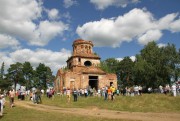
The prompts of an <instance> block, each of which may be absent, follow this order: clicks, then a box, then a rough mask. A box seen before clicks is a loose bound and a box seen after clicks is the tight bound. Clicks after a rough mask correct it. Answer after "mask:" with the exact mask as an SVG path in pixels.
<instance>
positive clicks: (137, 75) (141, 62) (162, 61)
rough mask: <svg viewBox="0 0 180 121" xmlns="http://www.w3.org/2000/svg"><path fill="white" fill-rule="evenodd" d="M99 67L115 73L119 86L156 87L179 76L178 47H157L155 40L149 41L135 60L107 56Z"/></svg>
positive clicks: (179, 59) (179, 53)
mask: <svg viewBox="0 0 180 121" xmlns="http://www.w3.org/2000/svg"><path fill="white" fill-rule="evenodd" d="M100 67H101V69H102V70H104V71H105V72H107V73H116V74H117V77H118V84H119V85H121V86H132V85H142V86H146V87H152V88H157V87H159V85H162V86H164V85H166V84H171V83H174V82H175V81H177V80H178V78H180V49H179V52H177V50H176V48H175V45H173V44H172V45H171V44H168V45H167V46H166V47H161V48H159V47H158V46H157V44H156V43H155V42H150V43H148V44H147V45H146V46H145V47H144V48H143V49H142V50H141V51H140V54H137V55H136V61H135V62H133V61H132V60H131V59H130V57H125V58H124V59H123V60H122V61H118V60H116V59H115V58H109V59H106V60H105V61H101V64H100ZM172 80H173V81H172Z"/></svg>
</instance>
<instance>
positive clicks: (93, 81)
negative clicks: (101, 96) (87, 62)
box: [89, 76, 98, 90]
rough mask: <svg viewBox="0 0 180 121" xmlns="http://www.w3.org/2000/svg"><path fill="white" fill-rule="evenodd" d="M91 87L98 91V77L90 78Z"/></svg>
mask: <svg viewBox="0 0 180 121" xmlns="http://www.w3.org/2000/svg"><path fill="white" fill-rule="evenodd" d="M89 86H90V87H91V88H92V89H93V88H95V89H96V90H98V76H89Z"/></svg>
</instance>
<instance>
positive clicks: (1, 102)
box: [0, 95, 6, 116]
mask: <svg viewBox="0 0 180 121" xmlns="http://www.w3.org/2000/svg"><path fill="white" fill-rule="evenodd" d="M5 102H6V100H5V98H4V95H0V116H3V108H4V104H5Z"/></svg>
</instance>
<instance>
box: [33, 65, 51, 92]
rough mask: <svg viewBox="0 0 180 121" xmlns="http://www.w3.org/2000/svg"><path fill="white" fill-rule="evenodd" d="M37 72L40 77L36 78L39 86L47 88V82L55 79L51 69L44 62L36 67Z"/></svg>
mask: <svg viewBox="0 0 180 121" xmlns="http://www.w3.org/2000/svg"><path fill="white" fill-rule="evenodd" d="M35 73H36V76H37V77H38V79H37V80H36V81H37V82H36V83H37V86H38V88H43V89H46V88H47V84H51V83H52V81H53V80H54V76H53V75H52V71H51V69H50V68H49V67H47V66H45V65H44V64H42V63H40V64H39V66H38V67H37V68H36V72H35Z"/></svg>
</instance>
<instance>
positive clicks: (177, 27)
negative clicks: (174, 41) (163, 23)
mask: <svg viewBox="0 0 180 121" xmlns="http://www.w3.org/2000/svg"><path fill="white" fill-rule="evenodd" d="M170 30H171V31H172V32H180V19H178V20H176V21H173V22H172V23H171V24H170Z"/></svg>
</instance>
